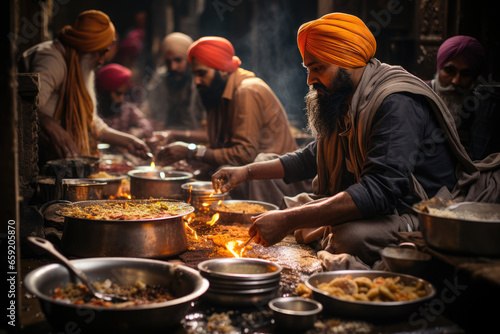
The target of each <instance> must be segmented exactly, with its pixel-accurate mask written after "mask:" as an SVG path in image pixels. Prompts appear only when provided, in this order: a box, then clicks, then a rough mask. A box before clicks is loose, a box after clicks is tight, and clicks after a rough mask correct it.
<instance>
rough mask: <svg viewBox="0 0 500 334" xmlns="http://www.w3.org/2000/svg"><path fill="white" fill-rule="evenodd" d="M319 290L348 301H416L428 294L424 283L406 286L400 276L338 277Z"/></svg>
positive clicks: (323, 284)
mask: <svg viewBox="0 0 500 334" xmlns="http://www.w3.org/2000/svg"><path fill="white" fill-rule="evenodd" d="M317 288H318V289H320V290H321V291H324V292H326V293H328V294H329V295H332V296H335V297H337V298H341V299H344V300H348V301H365V302H394V301H405V300H414V299H419V298H422V297H425V296H426V295H427V292H426V291H425V289H424V285H423V284H422V282H418V283H417V284H416V285H415V286H408V285H405V284H404V283H403V282H402V281H401V278H400V277H399V276H396V277H377V278H375V279H373V280H372V279H370V278H367V277H356V278H354V279H353V278H352V277H351V276H349V275H348V276H345V277H336V278H334V279H333V280H331V281H330V282H328V283H321V284H319V285H318V286H317Z"/></svg>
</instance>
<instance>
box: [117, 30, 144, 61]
mask: <svg viewBox="0 0 500 334" xmlns="http://www.w3.org/2000/svg"><path fill="white" fill-rule="evenodd" d="M145 38H146V34H145V32H144V30H143V29H134V30H132V31H131V32H129V33H128V34H127V36H125V38H124V39H123V40H122V41H121V42H120V44H119V46H118V52H117V58H120V59H124V58H125V59H127V57H132V58H137V57H138V56H139V54H140V53H141V51H142V46H143V44H144V40H145Z"/></svg>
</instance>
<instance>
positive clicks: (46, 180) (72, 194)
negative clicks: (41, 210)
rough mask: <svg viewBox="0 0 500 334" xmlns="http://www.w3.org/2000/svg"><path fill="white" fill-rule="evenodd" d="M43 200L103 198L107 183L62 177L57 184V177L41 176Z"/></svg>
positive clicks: (40, 185)
mask: <svg viewBox="0 0 500 334" xmlns="http://www.w3.org/2000/svg"><path fill="white" fill-rule="evenodd" d="M37 182H38V187H39V189H40V197H41V199H42V202H44V203H47V202H50V201H54V200H66V201H71V202H79V201H89V200H99V199H102V194H103V191H104V188H105V187H106V185H107V183H106V182H102V181H97V180H90V179H62V180H61V184H60V185H57V184H56V182H57V181H56V178H54V177H47V176H39V177H38V179H37Z"/></svg>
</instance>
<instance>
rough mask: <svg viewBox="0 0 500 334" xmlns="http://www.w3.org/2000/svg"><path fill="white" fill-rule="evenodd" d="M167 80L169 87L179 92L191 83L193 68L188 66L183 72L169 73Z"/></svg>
mask: <svg viewBox="0 0 500 334" xmlns="http://www.w3.org/2000/svg"><path fill="white" fill-rule="evenodd" d="M165 80H166V81H167V86H168V87H169V88H171V89H174V90H178V89H181V88H184V87H185V86H186V85H187V84H188V83H190V82H191V68H190V67H189V66H186V69H185V70H184V71H183V72H180V71H168V73H167V76H166V78H165Z"/></svg>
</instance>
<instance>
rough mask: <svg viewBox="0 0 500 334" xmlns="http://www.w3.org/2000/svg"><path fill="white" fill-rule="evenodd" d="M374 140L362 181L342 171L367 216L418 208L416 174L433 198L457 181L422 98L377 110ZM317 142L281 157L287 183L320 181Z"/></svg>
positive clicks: (404, 96) (397, 100) (392, 100)
mask: <svg viewBox="0 0 500 334" xmlns="http://www.w3.org/2000/svg"><path fill="white" fill-rule="evenodd" d="M371 133H372V136H371V138H370V144H369V149H368V153H367V156H366V160H365V162H364V165H363V168H362V173H361V178H360V180H359V182H355V180H354V175H353V174H351V173H350V172H348V171H347V170H344V173H343V175H342V180H343V184H344V186H345V187H344V188H345V189H344V190H345V191H347V192H348V193H349V194H350V195H351V197H352V198H353V200H354V202H355V203H356V205H357V207H358V209H359V211H360V212H361V214H362V215H363V217H365V218H368V217H372V216H375V215H386V214H392V213H394V210H395V209H396V208H398V207H399V206H400V205H401V201H404V202H405V203H407V204H411V203H414V202H415V201H417V200H418V199H417V198H412V196H411V195H412V194H411V192H410V175H411V174H413V175H414V176H415V178H416V179H417V180H418V181H419V183H420V184H421V185H422V186H423V188H424V189H425V191H426V192H427V194H428V196H429V197H433V196H434V195H435V194H436V193H437V191H438V190H439V189H440V188H442V187H443V186H446V187H447V188H448V189H449V190H450V191H451V190H452V189H453V187H454V185H455V184H456V182H457V179H456V176H455V166H456V163H457V160H456V158H455V157H454V155H453V153H452V151H451V149H450V147H449V145H448V142H447V141H446V138H445V137H444V133H443V131H442V130H441V128H440V126H439V124H438V122H437V119H436V117H435V115H434V113H433V111H432V109H431V108H430V106H429V104H428V102H427V101H426V99H425V98H424V97H423V96H420V95H415V94H410V93H396V94H391V95H389V96H387V97H386V98H385V99H384V101H383V102H382V104H381V105H380V107H379V109H378V110H377V111H376V114H375V117H374V121H373V123H372V131H371ZM316 155H317V142H316V141H313V142H312V143H310V144H309V145H308V146H306V147H304V148H303V149H299V150H297V151H295V152H292V153H288V154H285V155H283V156H281V157H280V160H281V163H282V164H283V167H284V170H285V177H284V180H285V182H287V183H291V182H295V181H299V180H306V179H310V178H313V177H315V176H316V174H317V165H316V161H317V160H316Z"/></svg>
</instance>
